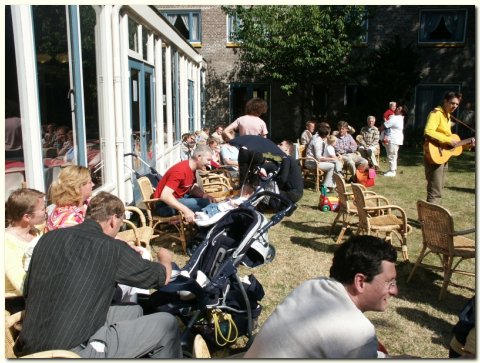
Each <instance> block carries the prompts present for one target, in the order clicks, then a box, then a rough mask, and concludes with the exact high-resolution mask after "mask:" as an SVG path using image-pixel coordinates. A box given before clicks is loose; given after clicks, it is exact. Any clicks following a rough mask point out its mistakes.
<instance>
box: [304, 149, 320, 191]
mask: <svg viewBox="0 0 480 363" xmlns="http://www.w3.org/2000/svg"><path fill="white" fill-rule="evenodd" d="M306 152H307V150H306V147H305V145H299V146H298V153H299V155H300V157H299V158H298V161H299V162H300V168H301V170H302V175H303V180H304V181H306V180H312V181H313V183H314V184H315V192H317V193H318V192H319V191H320V182H321V181H322V178H323V175H324V174H325V173H324V172H323V170H322V169H320V163H319V162H318V160H317V159H315V158H312V157H309V156H306ZM307 161H312V162H314V163H315V165H316V166H317V167H316V168H314V169H309V168H307V167H306V165H305V164H306V162H307Z"/></svg>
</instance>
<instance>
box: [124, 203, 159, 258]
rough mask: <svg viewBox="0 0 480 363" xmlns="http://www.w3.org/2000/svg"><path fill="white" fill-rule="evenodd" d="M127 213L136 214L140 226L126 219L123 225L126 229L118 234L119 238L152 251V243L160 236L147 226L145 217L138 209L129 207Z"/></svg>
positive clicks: (126, 209) (126, 208)
mask: <svg viewBox="0 0 480 363" xmlns="http://www.w3.org/2000/svg"><path fill="white" fill-rule="evenodd" d="M125 211H127V212H132V213H134V214H135V215H136V217H137V218H138V220H139V223H140V226H137V225H136V224H135V223H133V222H132V221H131V220H129V219H124V220H123V223H124V225H125V228H126V229H125V230H123V231H120V232H118V234H117V237H118V238H120V239H121V240H124V241H125V242H128V243H132V244H134V245H135V246H140V247H145V248H146V249H150V241H151V240H152V239H154V238H156V237H158V235H155V234H154V229H153V228H152V227H150V226H148V225H147V223H146V219H145V215H144V214H143V212H142V211H141V210H140V209H139V208H137V207H132V206H127V207H125Z"/></svg>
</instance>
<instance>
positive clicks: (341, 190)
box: [333, 173, 349, 211]
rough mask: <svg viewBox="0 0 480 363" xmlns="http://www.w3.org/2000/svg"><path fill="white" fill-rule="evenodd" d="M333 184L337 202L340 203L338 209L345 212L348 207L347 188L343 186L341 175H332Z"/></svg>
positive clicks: (343, 181)
mask: <svg viewBox="0 0 480 363" xmlns="http://www.w3.org/2000/svg"><path fill="white" fill-rule="evenodd" d="M333 182H334V183H335V185H336V189H337V194H338V200H339V202H340V208H341V209H344V210H345V211H346V210H348V207H349V205H348V196H347V195H346V193H347V188H346V185H345V180H344V179H343V178H342V176H341V175H339V174H337V173H333Z"/></svg>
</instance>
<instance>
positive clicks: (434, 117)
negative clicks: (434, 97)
mask: <svg viewBox="0 0 480 363" xmlns="http://www.w3.org/2000/svg"><path fill="white" fill-rule="evenodd" d="M438 130H442V131H443V132H439V131H438ZM447 133H448V135H447ZM424 135H425V136H429V137H431V138H433V139H435V140H438V141H440V142H442V143H447V144H451V142H452V138H451V131H450V126H449V125H448V120H447V119H446V118H445V116H444V115H443V114H442V112H440V111H432V112H430V114H429V115H428V119H427V124H426V125H425V131H424Z"/></svg>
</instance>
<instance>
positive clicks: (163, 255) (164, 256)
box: [157, 247, 172, 285]
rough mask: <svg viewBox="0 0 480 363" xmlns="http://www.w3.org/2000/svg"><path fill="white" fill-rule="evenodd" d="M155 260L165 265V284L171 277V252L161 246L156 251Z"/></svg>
mask: <svg viewBox="0 0 480 363" xmlns="http://www.w3.org/2000/svg"><path fill="white" fill-rule="evenodd" d="M157 261H158V263H159V264H161V265H163V267H165V285H166V284H168V283H169V282H170V278H171V277H172V254H171V253H170V251H168V250H166V249H165V248H163V247H161V248H160V249H159V250H158V252H157Z"/></svg>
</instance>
